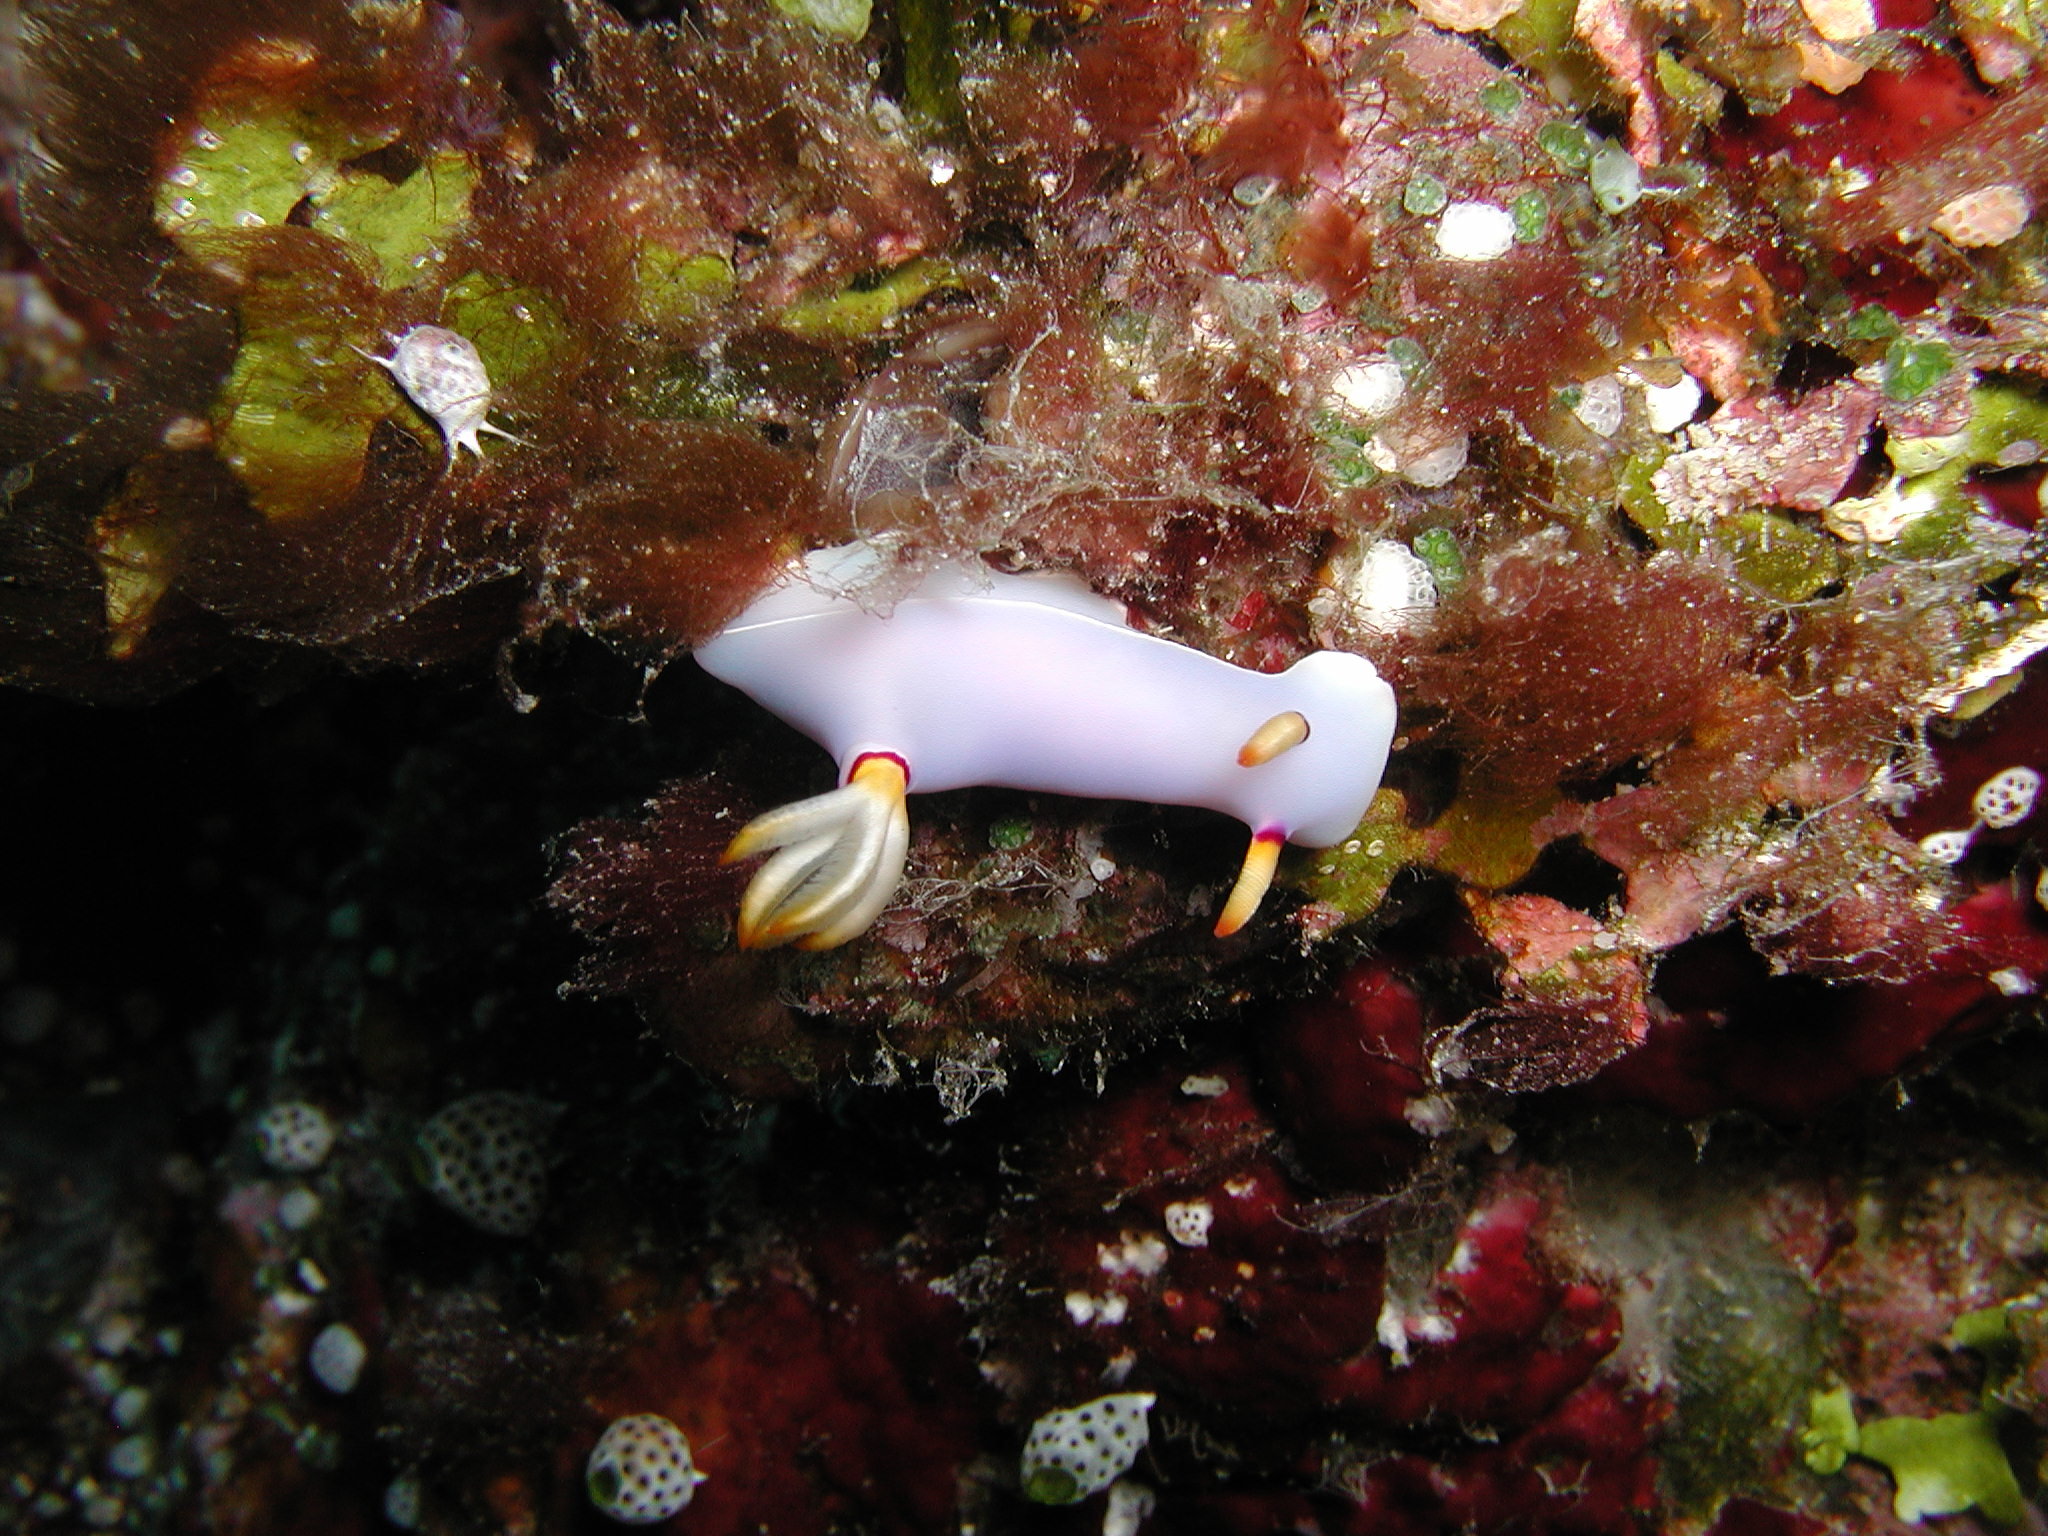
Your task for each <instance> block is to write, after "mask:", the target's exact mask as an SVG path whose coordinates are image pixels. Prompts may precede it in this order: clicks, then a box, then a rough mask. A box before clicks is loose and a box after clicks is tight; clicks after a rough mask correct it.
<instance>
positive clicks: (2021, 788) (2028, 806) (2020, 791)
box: [1970, 768, 2041, 830]
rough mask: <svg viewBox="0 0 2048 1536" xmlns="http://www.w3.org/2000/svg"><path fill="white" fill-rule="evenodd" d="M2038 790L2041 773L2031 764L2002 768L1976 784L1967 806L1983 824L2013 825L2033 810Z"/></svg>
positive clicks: (2029, 814)
mask: <svg viewBox="0 0 2048 1536" xmlns="http://www.w3.org/2000/svg"><path fill="white" fill-rule="evenodd" d="M2040 793H2041V775H2040V774H2038V773H2036V772H2035V771H2034V770H2033V769H2031V768H2004V769H2001V770H1999V771H1998V772H1997V773H1994V774H1993V775H1991V777H1990V778H1988V779H1986V780H1985V781H1984V782H1983V783H1982V784H1979V785H1978V786H1977V794H1976V796H1975V798H1974V799H1972V800H1971V802H1970V808H1971V809H1972V810H1974V811H1975V812H1976V813H1977V819H1978V820H1979V821H1981V822H1983V823H1984V825H1985V826H1987V827H1991V828H1994V829H1999V830H2002V829H2004V828H2006V827H2016V826H2018V825H2019V824H2020V823H2021V822H2023V821H2025V820H2026V819H2027V818H2028V817H2029V816H2031V815H2032V814H2033V812H2034V801H2035V800H2036V799H2037V798H2039V796H2040Z"/></svg>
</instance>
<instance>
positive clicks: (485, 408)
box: [355, 325, 523, 469]
mask: <svg viewBox="0 0 2048 1536" xmlns="http://www.w3.org/2000/svg"><path fill="white" fill-rule="evenodd" d="M355 350H356V351H358V352H362V355H363V356H364V357H367V358H369V360H370V361H371V362H373V363H375V364H377V366H378V367H380V368H382V369H383V370H384V371H385V372H386V373H388V374H390V375H391V377H392V379H393V381H394V382H396V384H397V385H398V387H399V388H400V389H402V390H403V391H405V397H406V399H408V400H410V401H411V402H412V403H413V404H414V405H416V406H418V407H419V408H420V410H421V411H422V412H424V413H425V414H426V415H428V416H431V417H433V419H434V425H435V426H437V427H439V428H440V429H441V438H442V441H443V442H445V443H446V444H447V446H448V463H447V466H446V467H447V468H450V469H452V468H454V466H455V450H456V449H458V448H467V449H468V450H469V451H470V452H471V453H473V454H475V455H476V456H477V457H478V458H482V457H483V456H484V450H483V445H482V444H481V443H479V442H478V441H477V434H478V433H479V432H489V433H490V434H492V435H493V436H494V437H502V438H504V439H505V440H506V441H507V442H512V443H518V442H522V441H523V439H521V438H518V437H514V436H513V435H512V434H511V433H510V432H507V431H506V430H505V429H504V428H502V427H494V426H492V425H491V423H490V422H488V421H486V420H485V419H484V417H485V415H486V414H487V413H488V412H489V411H490V408H491V376H490V375H489V374H488V373H486V372H485V371H484V360H483V358H482V357H480V356H478V355H477V350H476V343H475V342H473V341H471V340H470V339H469V338H468V337H467V336H464V335H462V334H461V333H460V332H458V331H451V330H449V329H448V328H447V327H446V326H441V325H416V326H414V327H413V328H412V329H411V330H409V331H407V332H406V333H405V334H404V335H403V336H401V337H399V338H398V340H397V341H396V342H395V343H394V344H393V345H392V348H391V355H390V356H389V357H378V356H377V355H376V354H375V353H371V352H363V349H362V348H361V347H357V348H356V349H355Z"/></svg>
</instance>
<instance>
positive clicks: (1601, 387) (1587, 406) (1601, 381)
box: [1572, 373, 1622, 437]
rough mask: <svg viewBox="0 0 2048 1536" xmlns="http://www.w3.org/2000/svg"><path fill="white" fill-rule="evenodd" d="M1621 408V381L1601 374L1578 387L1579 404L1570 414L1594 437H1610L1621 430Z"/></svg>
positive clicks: (1607, 374)
mask: <svg viewBox="0 0 2048 1536" xmlns="http://www.w3.org/2000/svg"><path fill="white" fill-rule="evenodd" d="M1621 408H1622V394H1621V380H1620V379H1618V378H1616V377H1615V376H1614V375H1613V374H1611V373H1603V374H1601V375H1600V377H1599V378H1597V379H1588V380H1586V382H1585V383H1584V384H1582V385H1580V386H1579V403H1578V404H1577V405H1575V406H1573V407H1572V414H1573V415H1574V416H1576V417H1578V418H1579V422H1580V424H1581V425H1583V426H1584V427H1585V429H1586V430H1587V431H1588V432H1591V433H1592V434H1593V435H1594V436H1596V437H1612V436H1614V434H1615V433H1616V432H1618V431H1619V430H1620V429H1621Z"/></svg>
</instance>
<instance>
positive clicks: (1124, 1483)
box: [1102, 1477, 1159, 1536]
mask: <svg viewBox="0 0 2048 1536" xmlns="http://www.w3.org/2000/svg"><path fill="white" fill-rule="evenodd" d="M1158 1502H1159V1500H1158V1498H1157V1497H1156V1496H1155V1495H1154V1494H1153V1492H1152V1490H1151V1489H1150V1488H1147V1487H1146V1486H1145V1485H1144V1484H1143V1483H1134V1482H1131V1481H1130V1480H1129V1479H1127V1478H1121V1477H1120V1478H1118V1479H1117V1480H1116V1481H1115V1482H1113V1483H1111V1484H1110V1485H1109V1504H1108V1507H1107V1508H1105V1509H1104V1510H1103V1512H1102V1536H1138V1527H1139V1526H1141V1525H1143V1524H1144V1523H1145V1517H1146V1516H1147V1515H1149V1514H1151V1513H1152V1508H1153V1506H1154V1505H1155V1504H1157V1503H1158Z"/></svg>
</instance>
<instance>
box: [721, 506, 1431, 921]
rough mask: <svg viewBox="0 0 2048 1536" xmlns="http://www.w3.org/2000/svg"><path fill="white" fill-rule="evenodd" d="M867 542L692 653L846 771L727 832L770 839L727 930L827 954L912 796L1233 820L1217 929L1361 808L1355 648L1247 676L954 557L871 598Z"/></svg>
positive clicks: (894, 859)
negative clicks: (1033, 801) (1303, 849)
mask: <svg viewBox="0 0 2048 1536" xmlns="http://www.w3.org/2000/svg"><path fill="white" fill-rule="evenodd" d="M873 558H874V557H873V555H872V552H871V551H870V550H868V549H867V548H866V547H865V546H862V545H858V544H854V545H843V546H840V547H839V548H836V549H827V550H819V551H816V552H814V553H813V554H811V555H809V556H807V557H806V558H805V559H804V560H803V561H802V562H801V563H800V564H798V565H797V566H795V567H793V568H792V570H791V571H790V572H789V573H788V574H787V575H786V576H785V578H784V579H783V581H782V582H781V583H780V584H779V585H778V586H776V587H775V588H773V589H771V590H770V591H769V592H768V593H767V594H766V595H764V596H763V597H761V598H760V599H759V600H757V601H756V602H755V603H754V604H753V605H752V606H751V607H750V608H748V609H747V610H746V612H744V613H742V614H741V615H740V616H739V617H738V618H737V619H735V620H734V621H733V623H732V624H731V625H729V626H728V627H727V628H726V629H725V630H724V631H722V632H721V633H720V634H718V635H717V636H716V637H715V638H713V639H712V640H711V641H710V642H709V643H708V644H706V645H704V646H703V647H701V648H700V649H699V650H698V652H697V659H698V661H699V662H700V663H702V665H703V666H704V668H705V670H706V671H708V672H710V673H711V674H712V675H713V676H715V677H718V678H721V679H723V680H724V681H726V682H729V683H731V684H733V685H734V686H736V687H738V688H741V689H743V690H744V691H745V692H747V693H748V694H750V695H752V696H753V698H755V699H756V700H757V701H758V702H760V703H761V704H763V705H764V706H766V707H767V708H768V709H769V710H771V711H773V712H774V713H775V714H777V715H779V716H781V717H782V718H783V719H784V720H786V721H788V722H789V723H790V724H791V725H793V726H795V727H796V728H797V729H798V730H800V731H802V732H804V734H806V735H808V736H810V737H811V738H813V739H814V740H816V741H817V742H818V743H819V744H820V745H822V746H823V747H824V748H825V749H826V750H827V751H828V752H830V753H831V754H832V756H833V757H834V759H835V760H836V761H837V763H838V765H839V772H840V779H841V783H842V786H843V787H842V788H840V789H838V790H835V791H833V792H832V793H831V794H827V795H821V796H818V797H816V798H814V799H811V800H805V801H800V802H798V803H797V804H795V805H791V806H785V807H783V808H782V809H780V810H777V811H772V812H770V813H768V814H767V815H765V816H762V817H760V818H758V819H757V820H756V821H754V822H752V823H750V824H749V825H748V826H747V827H746V828H745V829H744V830H742V831H741V833H740V835H739V836H738V837H737V838H736V839H735V840H734V842H733V845H732V847H731V848H730V849H729V850H728V852H727V857H728V859H736V858H746V857H748V856H750V855H752V854H755V853H760V852H765V851H767V850H770V849H775V850H778V851H777V852H776V853H775V855H774V857H772V858H771V859H769V860H768V862H767V863H766V864H765V865H763V866H762V868H761V870H760V872H759V873H758V874H757V875H756V876H755V877H754V881H753V883H752V885H750V886H749V887H748V889H747V893H746V897H745V899H744V900H743V901H742V903H741V908H740V941H741V943H742V944H744V945H748V946H756V947H758V946H767V945H774V944H782V943H788V942H791V941H794V942H796V943H799V944H801V945H803V946H804V947H806V948H813V949H824V948H829V947H831V946H832V945H835V944H842V943H845V942H846V941H847V940H848V939H851V938H853V937H855V936H856V935H857V934H859V933H860V932H862V931H863V930H864V929H865V928H866V927H867V926H868V924H869V923H871V922H873V921H874V919H875V917H876V916H877V915H878V914H879V913H880V912H881V910H882V909H883V907H884V906H886V905H887V903H888V900H889V897H890V896H891V895H892V894H893V893H894V891H895V888H896V885H897V883H898V881H899V880H900V879H901V876H902V868H903V856H904V852H905V850H906V848H907V847H908V843H909V825H908V820H907V818H906V815H905V812H904V806H903V796H904V794H905V793H906V792H908V791H913V790H915V791H920V792H922V791H932V790H944V789H959V788H964V787H966V786H968V785H975V784H985V785H996V786H1003V787H1007V788H1012V789H1024V790H1040V791H1047V792H1050V793H1054V794H1064V795H1090V796H1098V797H1102V798H1108V799H1124V800H1150V801H1154V802H1157V803H1160V804H1166V805H1193V806H1206V807H1208V808H1209V809H1211V810H1218V811H1222V812H1225V813H1226V814H1228V815H1231V816H1235V817H1237V818H1238V819H1239V820H1241V821H1244V822H1246V823H1247V824H1249V825H1250V827H1251V829H1252V834H1253V837H1252V845H1251V851H1250V853H1248V854H1247V856H1246V859H1245V867H1244V871H1243V873H1242V874H1241V875H1240V876H1239V879H1238V883H1237V887H1236V889H1235V890H1233V891H1232V893H1231V897H1230V900H1229V901H1228V902H1227V903H1226V904H1225V907H1224V910H1223V915H1222V917H1221V919H1220V920H1219V922H1218V924H1217V932H1218V933H1219V934H1224V933H1231V932H1235V931H1236V929H1237V928H1239V927H1241V926H1242V925H1243V923H1244V922H1245V921H1246V919H1248V918H1249V917H1250V916H1251V914H1252V912H1253V911H1254V910H1255V909H1256V908H1257V906H1258V903H1259V900H1260V898H1261V897H1262V896H1263V895H1264V894H1265V890H1266V887H1267V885H1268V883H1269V882H1270V881H1271V879H1272V874H1273V867H1274V864H1275V862H1276V860H1277V859H1278V856H1279V850H1280V845H1281V844H1282V843H1283V842H1296V843H1302V844H1305V845H1307V846H1309V847H1315V848H1320V847H1328V846H1330V845H1331V844H1333V843H1337V842H1340V841H1342V840H1343V839H1344V838H1345V837H1347V836H1348V835H1349V834H1350V833H1351V831H1352V829H1353V828H1354V827H1356V826H1357V824H1358V822H1359V819H1360V818H1361V817H1362V816H1363V815H1364V814H1365V810H1366V807H1367V805H1368V804H1369V803H1370V802H1371V799H1372V795H1373V792H1374V790H1375V789H1376V788H1377V787H1378V785H1379V779H1380V774H1381V772H1382V770H1383V769H1384V768H1385V766H1386V760H1387V751H1388V748H1389V745H1390V744H1391V742H1392V739H1393V733H1394V696H1393V690H1392V689H1390V688H1389V687H1388V686H1387V685H1386V683H1385V682H1384V681H1382V680H1381V678H1380V676H1379V674H1378V673H1377V672H1375V671H1374V670H1373V667H1372V664H1371V663H1370V662H1368V661H1366V660H1365V659H1364V658H1363V657H1361V656H1353V655H1348V654H1346V653H1343V652H1338V651H1321V652H1318V653H1316V654H1315V655H1312V656H1308V657H1305V658H1303V659H1302V660H1301V661H1299V662H1296V663H1295V664H1294V665H1293V666H1292V667H1290V668H1288V670H1287V671H1285V672H1281V673H1273V674H1268V673H1261V672H1252V671H1248V670H1246V669H1245V668H1242V667H1237V666H1233V665H1231V664H1230V663H1229V662H1226V661H1221V660H1219V659H1217V658H1216V657H1213V656H1208V655H1205V654H1203V653H1202V652H1200V651H1196V650H1191V649H1190V648H1188V647H1187V646H1184V645H1178V644H1176V643H1174V642H1173V641H1170V640H1164V639H1161V638H1159V637H1157V636H1154V635H1146V634H1141V633H1140V632H1138V631H1137V630H1134V629H1132V628H1130V627H1129V625H1128V624H1127V623H1126V621H1125V616H1124V611H1123V608H1122V606H1121V605H1120V604H1117V603H1115V602H1112V601H1111V600H1110V599H1108V598H1104V597H1101V596H1098V595H1097V594H1095V593H1093V592H1091V591H1089V590H1088V589H1087V588H1086V587H1085V586H1083V585H1082V584H1081V583H1080V582H1079V581H1077V580H1075V579H1073V578H1071V577H1065V576H1057V575H1034V576H1010V575H1003V574H1000V573H997V572H992V571H987V570H983V569H979V568H969V567H965V566H959V565H948V566H944V567H941V568H940V569H938V570H936V571H934V572H933V573H932V574H931V575H930V576H929V577H927V578H926V579H925V581H924V582H923V583H922V584H921V585H919V586H918V587H917V588H916V589H915V590H914V591H913V592H911V593H910V594H909V595H908V596H907V597H905V598H903V599H902V600H901V601H899V602H898V603H896V604H895V606H894V607H893V608H891V609H890V610H889V611H887V612H886V613H883V612H879V611H871V610H870V609H867V608H864V607H863V606H862V605H861V604H860V603H859V602H858V601H857V600H856V599H855V598H854V597H852V596H851V595H849V590H848V589H849V585H850V584H851V583H853V582H855V581H857V580H858V579H859V577H860V576H861V575H862V574H864V572H865V570H866V569H867V568H868V567H869V566H871V564H872V561H873Z"/></svg>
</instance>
